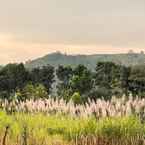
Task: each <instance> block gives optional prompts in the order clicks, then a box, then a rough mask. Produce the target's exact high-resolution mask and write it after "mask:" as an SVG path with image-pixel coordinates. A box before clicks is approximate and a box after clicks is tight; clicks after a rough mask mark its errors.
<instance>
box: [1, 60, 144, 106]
mask: <svg viewBox="0 0 145 145" xmlns="http://www.w3.org/2000/svg"><path fill="white" fill-rule="evenodd" d="M130 93H131V94H133V96H136V95H138V96H140V97H143V96H145V66H144V65H142V66H141V65H140V66H139V65H137V66H130V67H127V66H123V65H117V64H115V63H113V62H98V63H97V64H96V68H95V71H91V70H90V69H88V68H87V67H85V66H84V65H78V66H76V67H71V66H63V65H59V66H58V67H57V68H54V67H53V66H51V65H47V66H43V67H37V68H33V69H31V70H28V69H26V68H25V66H24V64H22V63H20V64H8V65H6V66H4V67H3V68H2V69H1V70H0V98H7V99H15V98H17V99H20V100H25V99H30V98H33V99H37V98H48V96H52V97H59V98H61V97H63V98H64V99H66V100H70V99H74V101H76V103H77V102H83V101H86V100H88V98H90V99H94V100H95V99H97V98H102V97H104V99H109V98H110V97H111V96H113V95H115V96H118V97H120V96H122V95H123V94H125V95H126V96H128V95H129V94H130Z"/></svg>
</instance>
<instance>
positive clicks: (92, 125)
mask: <svg viewBox="0 0 145 145" xmlns="http://www.w3.org/2000/svg"><path fill="white" fill-rule="evenodd" d="M144 108H145V100H144V99H139V98H136V99H133V98H132V97H130V98H129V99H128V100H127V99H125V97H122V98H121V99H117V98H112V99H111V100H110V101H105V100H103V99H102V100H101V99H98V100H96V101H88V103H86V104H83V105H80V104H74V103H73V102H72V101H69V102H66V101H65V100H62V99H61V100H59V99H52V98H49V99H39V100H26V101H24V102H23V101H20V102H19V101H18V100H15V101H12V102H9V101H7V100H5V101H3V100H1V111H0V140H1V142H2V145H16V144H22V145H122V144H124V145H144V135H145V122H144V115H145V110H144Z"/></svg>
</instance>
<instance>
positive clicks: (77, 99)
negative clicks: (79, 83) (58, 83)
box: [71, 92, 82, 104]
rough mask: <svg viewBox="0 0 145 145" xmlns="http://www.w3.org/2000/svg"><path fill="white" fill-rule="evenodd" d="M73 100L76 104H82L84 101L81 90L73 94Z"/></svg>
mask: <svg viewBox="0 0 145 145" xmlns="http://www.w3.org/2000/svg"><path fill="white" fill-rule="evenodd" d="M71 100H72V101H73V102H74V104H81V103H82V99H81V96H80V93H79V92H75V93H74V94H73V95H72V97H71Z"/></svg>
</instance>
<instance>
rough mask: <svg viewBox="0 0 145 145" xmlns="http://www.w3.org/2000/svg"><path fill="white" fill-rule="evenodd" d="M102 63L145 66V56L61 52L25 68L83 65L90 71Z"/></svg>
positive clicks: (36, 60)
mask: <svg viewBox="0 0 145 145" xmlns="http://www.w3.org/2000/svg"><path fill="white" fill-rule="evenodd" d="M100 61H111V62H115V63H117V64H122V65H126V66H130V65H143V64H145V54H144V53H128V54H95V55H65V54H62V53H60V52H56V53H51V54H48V55H46V56H44V57H41V58H38V59H35V60H32V61H28V62H26V63H25V66H26V67H27V68H29V69H31V68H34V67H41V66H45V65H47V64H50V65H53V66H58V65H59V64H61V65H71V66H76V65H78V64H83V65H85V66H87V67H88V68H90V69H94V68H95V66H96V63H97V62H100Z"/></svg>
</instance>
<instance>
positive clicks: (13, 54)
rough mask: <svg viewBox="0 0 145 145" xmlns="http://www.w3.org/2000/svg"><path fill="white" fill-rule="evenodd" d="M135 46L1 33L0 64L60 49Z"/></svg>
mask: <svg viewBox="0 0 145 145" xmlns="http://www.w3.org/2000/svg"><path fill="white" fill-rule="evenodd" d="M130 49H133V48H119V47H112V46H109V45H108V46H105V45H70V44H50V43H36V42H23V41H17V40H16V39H15V38H14V37H13V36H12V35H10V34H7V35H5V34H2V35H0V64H7V63H10V62H11V63H13V62H21V61H22V62H25V61H27V60H29V59H31V60H32V59H35V58H38V57H41V56H43V55H46V54H48V53H52V52H56V51H60V52H62V53H67V54H74V55H75V54H98V53H99V54H104V53H108V54H112V53H127V52H128V51H129V50H130ZM133 50H134V51H135V52H140V51H141V50H145V49H143V48H142V49H141V48H134V49H133Z"/></svg>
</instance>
